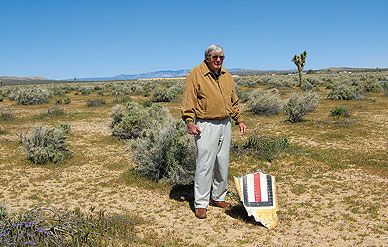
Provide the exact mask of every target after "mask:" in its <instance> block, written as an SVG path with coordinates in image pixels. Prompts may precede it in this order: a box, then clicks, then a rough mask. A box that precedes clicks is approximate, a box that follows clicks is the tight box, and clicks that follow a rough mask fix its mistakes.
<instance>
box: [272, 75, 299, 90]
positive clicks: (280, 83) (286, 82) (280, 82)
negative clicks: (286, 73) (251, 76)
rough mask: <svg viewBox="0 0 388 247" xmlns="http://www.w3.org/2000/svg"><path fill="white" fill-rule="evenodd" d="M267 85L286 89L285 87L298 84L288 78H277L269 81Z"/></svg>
mask: <svg viewBox="0 0 388 247" xmlns="http://www.w3.org/2000/svg"><path fill="white" fill-rule="evenodd" d="M267 84H268V86H269V87H270V88H284V87H291V86H293V85H294V84H296V82H294V81H293V80H290V79H288V78H278V77H276V78H271V79H270V80H268V82H267Z"/></svg>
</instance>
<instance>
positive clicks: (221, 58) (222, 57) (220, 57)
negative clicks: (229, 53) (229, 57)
mask: <svg viewBox="0 0 388 247" xmlns="http://www.w3.org/2000/svg"><path fill="white" fill-rule="evenodd" d="M211 57H212V58H213V59H214V60H217V59H218V58H219V59H220V60H224V59H225V56H211Z"/></svg>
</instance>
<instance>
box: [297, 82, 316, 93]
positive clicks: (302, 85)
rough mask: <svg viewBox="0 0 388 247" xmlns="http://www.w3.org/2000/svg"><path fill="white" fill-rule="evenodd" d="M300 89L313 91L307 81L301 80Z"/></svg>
mask: <svg viewBox="0 0 388 247" xmlns="http://www.w3.org/2000/svg"><path fill="white" fill-rule="evenodd" d="M300 88H301V89H302V90H303V91H311V90H313V89H314V85H313V84H312V83H311V82H310V81H309V80H302V84H301V85H300Z"/></svg>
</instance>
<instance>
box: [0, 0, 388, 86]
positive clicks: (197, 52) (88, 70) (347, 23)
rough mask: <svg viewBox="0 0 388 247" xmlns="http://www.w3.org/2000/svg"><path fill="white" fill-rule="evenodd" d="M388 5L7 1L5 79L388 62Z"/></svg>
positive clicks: (0, 8) (341, 0) (0, 44)
mask: <svg viewBox="0 0 388 247" xmlns="http://www.w3.org/2000/svg"><path fill="white" fill-rule="evenodd" d="M387 13H388V1H384V0H376V1H374V0H369V1H368V0H365V1H361V0H353V1H345V0H337V1H334V0H326V1H318V0H300V1H275V0H273V1H260V0H256V1H253V0H252V1H244V0H239V1H237V0H224V1H218V0H213V1H202V0H197V1H184V0H182V1H177V0H169V1H167V0H166V1H162V0H160V1H156V0H154V1H152V0H143V1H140V0H137V1H131V0H127V1H121V0H110V1H108V0H101V1H97V0H94V1H89V0H78V1H71V0H55V1H53V0H50V1H49V0H39V1H29V0H24V1H21V0H0V34H1V36H0V51H1V53H0V54H1V56H0V76H2V75H3V76H4V75H8V76H44V77H46V78H50V79H66V78H73V77H99V76H114V75H118V74H136V73H144V72H150V71H157V70H178V69H191V68H192V67H193V66H195V65H197V64H198V63H200V62H201V60H202V59H203V50H204V49H205V48H206V47H207V46H208V45H210V44H212V43H218V44H220V45H221V46H223V47H224V49H225V56H226V59H225V62H224V66H225V67H226V68H246V69H293V68H294V64H293V63H292V61H291V58H292V56H293V55H295V54H300V53H301V52H302V51H303V50H306V51H307V53H308V55H307V62H306V66H305V69H319V68H327V67H339V66H349V67H371V68H374V67H381V68H382V67H385V68H387V67H388V45H387V44H388V28H387V27H388V14H387Z"/></svg>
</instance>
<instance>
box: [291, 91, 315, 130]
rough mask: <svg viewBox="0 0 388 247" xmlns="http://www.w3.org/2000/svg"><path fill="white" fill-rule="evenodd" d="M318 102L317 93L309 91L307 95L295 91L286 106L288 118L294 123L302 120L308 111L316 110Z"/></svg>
mask: <svg viewBox="0 0 388 247" xmlns="http://www.w3.org/2000/svg"><path fill="white" fill-rule="evenodd" d="M318 103H319V95H318V94H316V93H309V94H307V95H306V96H302V95H300V94H298V93H293V94H292V95H291V97H290V98H289V99H288V102H287V103H286V104H285V106H284V114H285V117H286V120H287V121H290V122H292V123H295V122H300V121H302V120H303V119H304V117H305V116H306V114H307V113H308V112H313V111H314V110H315V108H316V107H317V106H318Z"/></svg>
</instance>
